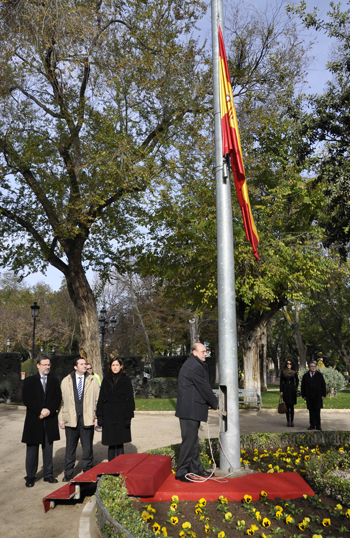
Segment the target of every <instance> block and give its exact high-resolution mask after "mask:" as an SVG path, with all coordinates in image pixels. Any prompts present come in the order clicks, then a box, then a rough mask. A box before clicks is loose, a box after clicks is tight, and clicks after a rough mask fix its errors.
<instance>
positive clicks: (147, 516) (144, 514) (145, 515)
mask: <svg viewBox="0 0 350 538" xmlns="http://www.w3.org/2000/svg"><path fill="white" fill-rule="evenodd" d="M141 517H142V519H143V520H144V521H150V520H152V519H153V516H152V515H151V514H150V513H149V512H146V510H144V511H143V512H142V514H141Z"/></svg>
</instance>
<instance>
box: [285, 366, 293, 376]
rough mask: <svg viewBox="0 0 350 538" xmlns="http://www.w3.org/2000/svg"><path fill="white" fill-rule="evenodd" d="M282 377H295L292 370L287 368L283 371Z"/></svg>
mask: <svg viewBox="0 0 350 538" xmlns="http://www.w3.org/2000/svg"><path fill="white" fill-rule="evenodd" d="M283 375H284V377H293V376H294V375H295V370H292V369H290V370H289V369H288V368H285V369H284V370H283Z"/></svg>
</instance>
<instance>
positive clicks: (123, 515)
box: [96, 475, 154, 538]
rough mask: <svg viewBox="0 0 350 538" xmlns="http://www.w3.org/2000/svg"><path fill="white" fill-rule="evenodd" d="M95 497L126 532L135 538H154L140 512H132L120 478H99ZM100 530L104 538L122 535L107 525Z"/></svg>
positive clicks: (123, 483) (132, 509)
mask: <svg viewBox="0 0 350 538" xmlns="http://www.w3.org/2000/svg"><path fill="white" fill-rule="evenodd" d="M96 495H97V496H98V497H99V498H100V499H101V501H102V503H103V504H104V506H105V507H106V509H107V510H108V512H109V514H110V516H112V518H113V519H114V520H115V521H117V522H118V523H119V525H121V526H122V527H123V528H124V529H125V530H126V531H127V532H129V533H130V534H132V535H133V536H137V538H154V533H153V532H150V531H149V530H148V528H147V525H146V523H145V522H144V520H143V519H142V517H141V514H140V512H138V511H136V510H134V508H133V506H132V503H131V501H130V499H129V497H128V492H127V489H126V486H125V480H124V478H123V477H122V476H108V475H106V476H105V477H103V478H101V480H100V482H99V487H98V491H97V493H96ZM101 530H102V536H104V537H105V538H115V537H118V538H121V537H122V536H123V534H124V533H123V532H122V531H120V530H118V529H116V528H113V526H112V525H111V524H108V523H107V524H106V525H105V526H104V528H103V529H101Z"/></svg>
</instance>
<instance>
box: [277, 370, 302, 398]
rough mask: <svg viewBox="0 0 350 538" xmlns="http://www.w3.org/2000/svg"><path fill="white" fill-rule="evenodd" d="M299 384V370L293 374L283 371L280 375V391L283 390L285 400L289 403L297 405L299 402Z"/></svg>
mask: <svg viewBox="0 0 350 538" xmlns="http://www.w3.org/2000/svg"><path fill="white" fill-rule="evenodd" d="M298 385H299V377H298V374H297V372H295V373H294V375H292V376H287V375H284V373H283V371H282V372H281V377H280V392H283V396H282V397H283V401H284V402H285V403H286V404H287V405H295V404H296V403H297V390H298Z"/></svg>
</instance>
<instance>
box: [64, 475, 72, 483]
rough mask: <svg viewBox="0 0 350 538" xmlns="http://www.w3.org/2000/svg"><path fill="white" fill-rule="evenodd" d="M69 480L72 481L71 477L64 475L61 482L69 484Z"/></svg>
mask: <svg viewBox="0 0 350 538" xmlns="http://www.w3.org/2000/svg"><path fill="white" fill-rule="evenodd" d="M71 480H72V477H71V476H70V477H69V478H68V476H66V475H64V477H63V478H62V482H70V481H71Z"/></svg>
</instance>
